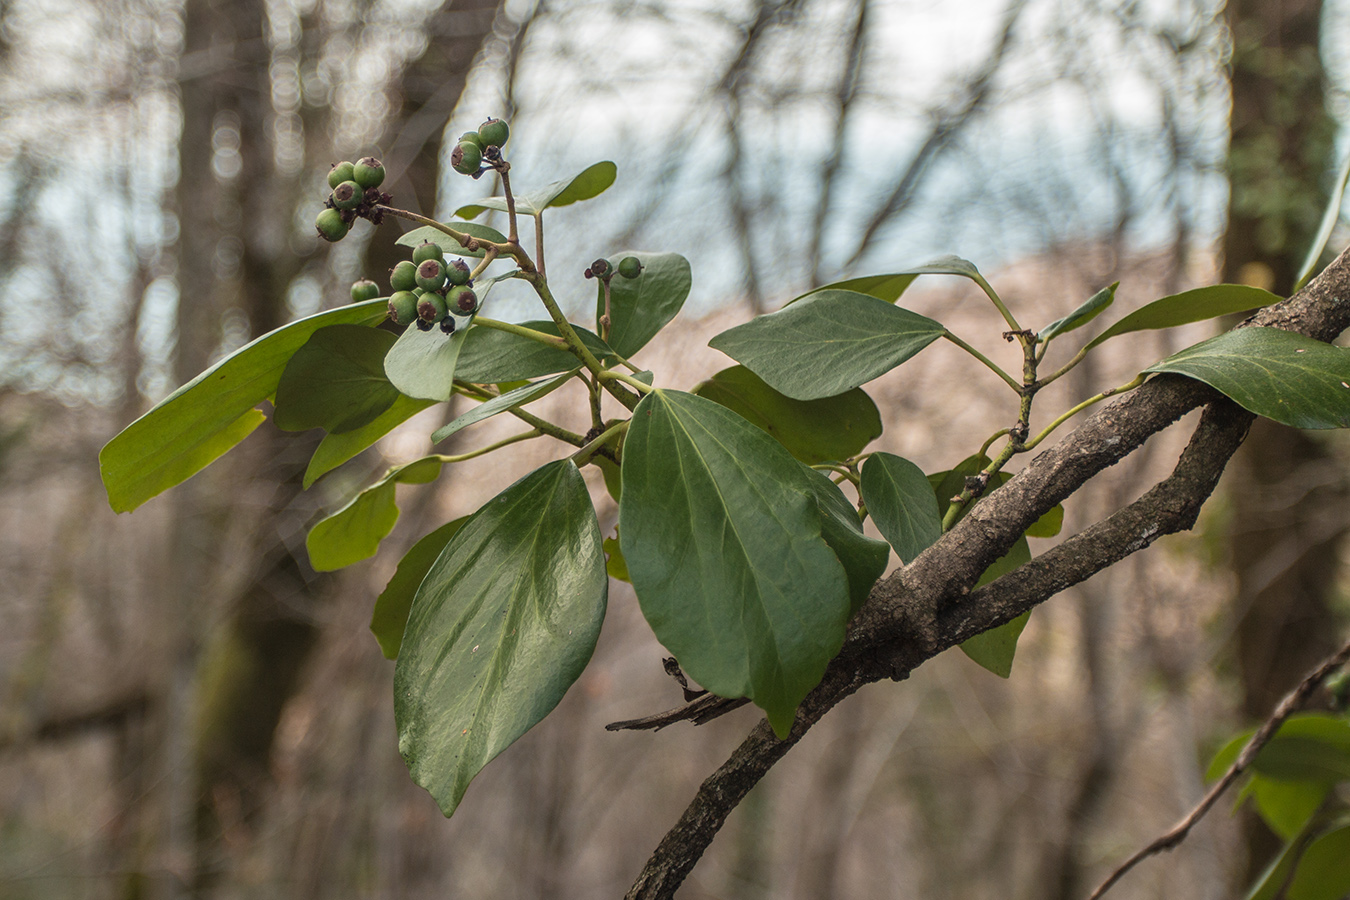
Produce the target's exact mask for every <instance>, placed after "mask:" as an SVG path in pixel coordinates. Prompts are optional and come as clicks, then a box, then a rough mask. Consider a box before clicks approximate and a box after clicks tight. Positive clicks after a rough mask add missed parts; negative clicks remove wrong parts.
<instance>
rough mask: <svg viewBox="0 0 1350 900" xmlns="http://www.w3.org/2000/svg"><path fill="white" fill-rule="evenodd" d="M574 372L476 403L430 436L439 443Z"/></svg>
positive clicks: (542, 393) (546, 390) (532, 397)
mask: <svg viewBox="0 0 1350 900" xmlns="http://www.w3.org/2000/svg"><path fill="white" fill-rule="evenodd" d="M575 374H576V369H573V370H572V371H570V372H564V373H563V374H561V375H559V376H558V377H556V378H550V379H548V380H547V381H538V382H535V383H534V384H527V385H525V386H524V387H518V388H516V389H515V390H513V391H507V392H506V393H505V394H500V395H498V396H496V397H493V398H492V399H491V400H488V401H485V402H483V403H480V404H478V405H477V406H475V407H474V408H473V409H471V410H469V411H468V412H466V413H464V414H463V415H461V416H458V417H456V418H455V420H454V421H452V422H450V423H449V424H447V425H443V426H441V427H440V428H438V429H436V433H435V434H433V435H432V436H431V442H432V443H433V444H439V443H440V442H441V441H443V440H445V439H446V438H448V437H449V436H450V435H452V434H454V433H455V432H457V431H459V430H461V429H463V428H467V427H469V426H470V425H472V424H473V423H475V422H481V421H483V420H484V419H489V418H491V417H493V416H495V415H497V413H502V412H506V411H507V410H508V409H515V408H516V407H517V406H524V405H525V404H526V403H530V402H532V401H535V400H538V399H539V398H540V397H543V396H545V395H546V394H551V393H552V392H553V391H555V390H557V389H558V388H560V387H562V386H563V385H564V384H565V383H566V382H567V380H568V379H569V378H571V377H572V376H573V375H575Z"/></svg>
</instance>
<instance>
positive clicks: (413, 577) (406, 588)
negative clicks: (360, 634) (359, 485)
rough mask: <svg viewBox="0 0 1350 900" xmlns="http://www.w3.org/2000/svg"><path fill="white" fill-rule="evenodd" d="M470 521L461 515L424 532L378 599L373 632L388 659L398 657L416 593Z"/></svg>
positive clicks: (404, 557)
mask: <svg viewBox="0 0 1350 900" xmlns="http://www.w3.org/2000/svg"><path fill="white" fill-rule="evenodd" d="M468 520H469V517H468V516H461V517H459V518H458V519H454V520H453V521H450V522H446V523H445V524H444V525H442V526H441V527H440V528H437V529H436V530H435V531H433V532H431V534H428V535H424V536H423V537H422V538H421V539H420V540H419V541H418V542H417V543H415V544H413V545H412V547H410V548H408V552H407V553H405V554H403V559H401V560H399V564H398V568H397V569H395V570H394V577H393V578H390V579H389V583H388V584H386V585H385V586H384V590H382V591H380V596H378V597H376V598H375V611H374V612H372V613H371V616H370V631H371V633H372V634H374V635H375V640H377V641H379V643H380V652H381V653H383V654H384V658H385V659H398V651H399V647H401V646H402V644H403V629H404V627H405V626H406V625H407V624H408V612H409V610H411V609H412V604H413V596H414V595H415V594H416V593H417V588H418V586H419V585H420V584H421V583H422V579H423V578H425V577H426V575H427V572H429V571H431V564H432V563H434V562H435V561H436V557H438V556H440V555H441V551H442V550H444V549H445V545H446V544H448V543H450V539H451V538H452V537H454V536H455V532H456V531H459V529H460V526H461V525H463V524H464V523H465V522H467V521H468Z"/></svg>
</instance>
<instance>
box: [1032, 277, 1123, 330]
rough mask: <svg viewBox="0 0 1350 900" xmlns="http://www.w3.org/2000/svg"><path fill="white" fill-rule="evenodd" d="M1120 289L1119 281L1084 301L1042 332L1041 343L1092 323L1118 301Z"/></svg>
mask: <svg viewBox="0 0 1350 900" xmlns="http://www.w3.org/2000/svg"><path fill="white" fill-rule="evenodd" d="M1118 287H1120V282H1119V281H1117V282H1115V283H1114V284H1112V285H1111V286H1109V287H1104V288H1102V289H1101V290H1100V291H1098V292H1097V293H1095V294H1093V295H1092V296H1091V297H1089V298H1087V299H1086V300H1084V301H1083V302H1082V303H1081V304H1080V305H1079V306H1078V308H1077V309H1075V310H1074V311H1073V312H1071V313H1069V314H1068V315H1067V316H1065V317H1064V318H1062V319H1056V320H1055V321H1053V322H1051V323H1050V324H1049V325H1047V326H1045V327H1044V328H1042V329H1041V331H1040V335H1039V336H1040V339H1041V342H1042V343H1044V342H1046V341H1048V340H1050V339H1051V338H1053V337H1056V336H1057V335H1061V334H1066V333H1068V332H1070V331H1073V330H1074V329H1075V328H1082V327H1083V326H1084V325H1086V324H1087V323H1089V322H1091V321H1092V320H1093V319H1095V318H1097V316H1099V315H1101V314H1102V313H1103V312H1105V311H1106V308H1107V307H1108V306H1110V305H1111V304H1112V303H1114V302H1115V300H1116V288H1118Z"/></svg>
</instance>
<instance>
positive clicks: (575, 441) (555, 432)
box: [455, 380, 586, 447]
mask: <svg viewBox="0 0 1350 900" xmlns="http://www.w3.org/2000/svg"><path fill="white" fill-rule="evenodd" d="M455 392H456V393H458V394H463V395H464V396H466V397H470V398H472V399H474V400H491V399H492V398H494V397H497V396H500V395H499V394H496V393H494V392H492V391H489V390H486V389H484V388H481V387H479V386H478V385H476V384H470V383H469V382H467V381H458V380H456V381H455ZM507 412H509V413H510V414H511V415H513V416H515V417H516V418H517V419H519V420H520V421H522V422H524V423H525V424H526V425H530V426H532V427H533V428H535V429H536V430H537V431H539V432H541V433H543V434H546V435H548V436H549V437H551V438H553V439H555V440H559V441H562V442H563V443H564V444H571V445H572V446H573V447H580V446H581V445H582V444H584V443H586V439H585V438H584V437H582V436H581V435H579V434H577V433H576V432H575V431H568V430H567V429H566V428H563V427H562V426H561V425H555V424H554V423H552V422H550V421H548V420H547V419H541V418H539V417H538V416H536V415H535V414H533V413H528V412H526V411H525V410H523V409H508V410H507Z"/></svg>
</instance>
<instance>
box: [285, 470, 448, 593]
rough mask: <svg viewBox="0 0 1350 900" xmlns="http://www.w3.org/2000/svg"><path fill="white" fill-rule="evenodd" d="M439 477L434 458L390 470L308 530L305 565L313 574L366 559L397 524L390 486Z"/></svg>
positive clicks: (395, 505)
mask: <svg viewBox="0 0 1350 900" xmlns="http://www.w3.org/2000/svg"><path fill="white" fill-rule="evenodd" d="M440 474H441V460H440V458H439V457H436V456H426V457H423V458H422V459H419V460H415V461H413V462H410V463H407V464H406V465H402V466H395V467H394V468H392V469H390V470H389V471H388V472H386V473H385V475H384V477H383V478H381V479H380V480H379V481H377V482H375V483H374V484H372V485H371V486H370V487H368V488H366V489H365V490H363V491H362V492H361V493H359V494H357V495H356V496H355V497H353V498H352V499H351V502H349V503H348V504H347V505H346V506H344V507H342V509H340V510H338V511H337V512H335V513H333V514H332V515H331V516H329V517H327V518H326V519H324V520H323V521H321V522H319V523H318V524H316V525H315V526H314V527H313V528H311V529H310V530H309V534H308V536H306V537H305V549H307V550H308V551H309V564H310V565H311V566H313V567H314V570H315V571H316V572H331V571H334V570H335V569H341V568H344V567H346V566H350V565H351V564H352V563H357V562H360V561H361V560H363V559H370V557H372V556H374V555H375V554H376V552H378V551H379V549H380V541H382V540H384V539H385V538H387V537H388V536H389V532H391V531H393V530H394V524H395V523H396V522H397V521H398V505H397V504H396V503H395V502H394V486H395V485H397V484H426V483H427V482H428V481H433V480H435V478H436V476H438V475H440Z"/></svg>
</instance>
